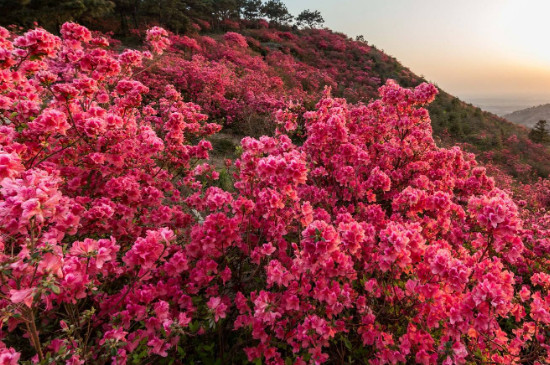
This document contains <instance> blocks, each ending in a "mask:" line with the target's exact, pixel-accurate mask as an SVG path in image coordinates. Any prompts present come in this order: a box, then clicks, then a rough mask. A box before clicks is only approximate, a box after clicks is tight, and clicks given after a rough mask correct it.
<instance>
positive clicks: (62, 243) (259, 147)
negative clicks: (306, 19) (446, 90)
mask: <svg viewBox="0 0 550 365" xmlns="http://www.w3.org/2000/svg"><path fill="white" fill-rule="evenodd" d="M147 34H148V35H147V40H148V42H149V45H150V47H151V50H152V51H153V53H150V52H149V51H134V50H125V51H123V52H121V53H116V52H114V51H113V50H111V49H110V48H109V44H108V41H107V40H106V39H103V38H99V37H94V36H92V34H91V33H90V32H89V31H88V30H87V29H85V28H83V27H81V26H79V25H77V24H73V23H67V24H65V25H63V27H62V29H61V38H58V37H55V36H53V35H51V34H49V33H47V32H45V31H43V30H41V29H36V30H32V31H29V32H28V33H26V34H24V35H22V36H16V35H14V34H11V33H10V32H8V31H7V30H5V29H3V28H0V79H1V80H2V82H1V83H0V113H1V118H2V121H1V125H0V129H1V132H2V133H1V134H0V234H1V236H0V237H1V238H0V278H1V282H0V319H1V322H0V323H1V330H0V363H2V364H4V363H5V364H15V363H17V362H18V361H19V360H23V361H32V362H35V363H44V364H47V363H63V362H66V363H69V364H83V363H97V364H106V363H115V364H127V363H130V364H132V363H133V364H139V363H145V362H150V363H164V362H166V363H170V361H172V362H176V361H181V362H182V363H215V362H216V361H218V363H219V362H221V363H240V362H246V361H250V362H253V361H256V362H259V361H261V362H262V363H268V364H288V363H292V364H306V363H311V364H321V363H327V362H336V363H351V362H355V361H357V362H365V361H366V362H369V363H373V364H385V363H413V362H416V363H423V364H428V363H444V364H453V363H454V364H464V363H499V364H500V363H538V364H542V363H546V362H549V361H550V354H549V352H548V349H549V339H548V333H549V330H550V327H549V324H550V314H549V313H550V312H549V311H550V296H549V294H548V288H549V287H550V273H548V254H549V253H550V244H549V242H548V233H549V230H550V228H549V227H550V224H549V222H550V219H549V218H548V216H547V215H538V214H537V213H535V212H527V211H524V210H522V209H520V208H518V206H517V205H516V204H515V203H514V201H513V199H512V198H511V197H510V196H509V195H508V194H507V193H506V192H505V191H503V190H501V189H499V188H497V187H496V186H495V183H494V181H493V180H492V179H491V178H489V177H488V176H487V175H486V173H485V169H484V168H482V167H480V166H477V164H476V162H475V159H474V156H473V155H471V154H466V153H463V152H462V151H461V150H460V149H459V148H458V147H455V148H451V149H443V148H438V147H437V146H436V145H435V143H434V141H433V139H432V130H431V125H430V119H429V115H428V112H427V111H426V109H424V106H425V105H427V104H428V103H430V102H431V101H432V100H433V99H434V97H435V95H436V93H437V90H436V88H435V87H434V86H432V85H428V84H421V85H419V86H418V87H416V88H414V89H404V88H401V87H400V86H398V85H397V84H396V83H395V82H392V81H388V82H387V83H386V84H385V85H384V86H382V87H381V88H380V89H379V98H378V99H377V100H374V101H372V102H371V103H369V104H368V105H363V104H360V105H353V104H348V103H347V102H346V101H345V100H344V99H338V98H333V97H332V96H331V95H330V89H328V88H327V89H326V90H325V92H324V94H323V96H322V98H321V100H320V101H319V102H318V103H317V105H316V106H315V108H313V109H312V110H310V111H307V112H304V113H302V112H300V113H299V114H297V113H295V112H294V111H293V110H294V109H293V108H291V105H288V104H287V103H285V102H284V99H283V100H280V103H281V105H282V106H283V107H281V110H280V111H279V112H277V113H276V121H277V123H278V124H277V125H278V128H279V129H278V130H277V131H276V133H275V134H274V135H273V136H262V137H259V138H257V139H256V138H252V137H246V138H244V139H243V140H242V143H241V154H240V156H239V158H238V159H237V160H236V161H235V162H234V165H233V167H232V169H233V170H232V171H233V179H234V180H233V182H234V184H233V185H234V186H233V189H232V190H231V191H224V190H223V189H221V188H219V187H218V186H216V181H215V180H216V179H217V178H218V175H219V173H218V171H216V169H215V167H214V166H212V165H210V164H209V163H208V161H209V156H208V151H209V150H210V149H211V145H210V143H209V142H208V141H207V140H206V139H205V137H207V136H208V135H211V134H213V133H215V132H217V131H218V130H219V129H220V127H219V125H218V124H210V123H207V122H206V119H207V116H206V115H204V114H202V113H201V111H200V108H199V107H198V106H197V105H195V104H192V103H185V102H183V100H182V96H181V94H180V92H178V91H177V90H176V89H175V88H174V87H172V86H170V85H162V86H163V87H162V90H161V87H160V86H161V85H156V86H155V90H154V92H151V91H150V90H149V88H148V87H147V86H145V85H144V84H143V83H141V82H140V81H138V74H139V76H140V77H141V76H143V74H140V73H141V72H143V71H144V70H145V69H146V68H148V67H150V66H151V62H154V61H155V60H156V57H157V55H158V54H160V53H162V52H163V51H164V50H165V48H166V47H168V40H167V34H166V32H165V31H164V30H162V29H160V28H153V30H151V31H149V32H148V33H147ZM231 38H233V40H231ZM235 40H236V38H235V37H234V36H229V39H227V41H228V42H233V41H235ZM181 41H182V44H184V45H185V47H190V48H192V49H193V52H195V51H199V50H201V49H203V47H207V45H206V44H197V46H196V45H195V43H193V42H190V41H189V40H188V39H182V40H181ZM341 46H342V45H340V46H338V47H341ZM327 47H328V45H327ZM331 47H333V46H331ZM241 48H242V47H241ZM333 48H334V47H333ZM337 49H338V48H335V50H337ZM244 51H245V50H243V49H241V50H239V52H244ZM195 57H197V56H195ZM195 57H193V58H192V59H191V60H190V61H189V60H185V62H189V67H192V65H193V63H195V62H206V61H205V60H204V58H203V59H200V58H195ZM199 57H200V56H199ZM212 67H218V65H213V66H212ZM216 70H218V69H214V70H213V71H212V75H211V76H212V77H214V76H216V72H218V71H216ZM149 81H151V80H149ZM178 87H179V88H180V89H183V90H185V89H186V88H191V87H192V84H187V83H183V82H182V83H180V85H179V86H178ZM207 96H208V94H207V93H205V94H203V97H204V98H207ZM287 106H288V107H287ZM293 141H300V143H299V144H296V143H295V142H293ZM227 165H231V162H229V161H228V162H227Z"/></svg>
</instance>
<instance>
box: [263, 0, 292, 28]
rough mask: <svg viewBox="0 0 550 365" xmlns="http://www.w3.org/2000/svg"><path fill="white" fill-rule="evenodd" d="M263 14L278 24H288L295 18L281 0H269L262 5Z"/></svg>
mask: <svg viewBox="0 0 550 365" xmlns="http://www.w3.org/2000/svg"><path fill="white" fill-rule="evenodd" d="M262 15H264V16H265V17H267V18H268V19H269V20H270V21H272V22H274V23H277V24H287V23H290V22H291V21H292V19H293V18H294V17H293V16H292V15H291V14H290V13H289V12H288V9H287V8H286V5H285V4H283V3H282V2H281V1H280V0H269V1H268V2H266V3H265V4H264V5H263V6H262Z"/></svg>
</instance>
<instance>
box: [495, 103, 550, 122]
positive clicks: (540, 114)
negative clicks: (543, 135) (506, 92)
mask: <svg viewBox="0 0 550 365" xmlns="http://www.w3.org/2000/svg"><path fill="white" fill-rule="evenodd" d="M504 118H505V119H507V120H509V121H511V122H514V123H516V124H520V125H524V126H526V127H529V128H533V127H534V126H535V124H537V122H538V121H539V120H547V121H550V104H543V105H538V106H534V107H531V108H527V109H522V110H517V111H515V112H513V113H510V114H506V115H504Z"/></svg>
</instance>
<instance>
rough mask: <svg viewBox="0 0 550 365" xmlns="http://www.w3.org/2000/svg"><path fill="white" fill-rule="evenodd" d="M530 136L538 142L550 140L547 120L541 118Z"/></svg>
mask: <svg viewBox="0 0 550 365" xmlns="http://www.w3.org/2000/svg"><path fill="white" fill-rule="evenodd" d="M529 138H530V139H531V141H533V142H536V143H547V142H550V132H549V131H548V127H547V122H546V120H539V121H538V122H537V124H536V125H535V126H534V127H533V129H531V131H530V132H529Z"/></svg>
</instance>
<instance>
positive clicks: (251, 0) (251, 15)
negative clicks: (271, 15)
mask: <svg viewBox="0 0 550 365" xmlns="http://www.w3.org/2000/svg"><path fill="white" fill-rule="evenodd" d="M241 14H242V16H243V18H245V19H248V20H253V19H257V18H259V17H260V16H261V14H262V0H245V1H244V3H243V5H242V7H241Z"/></svg>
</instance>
